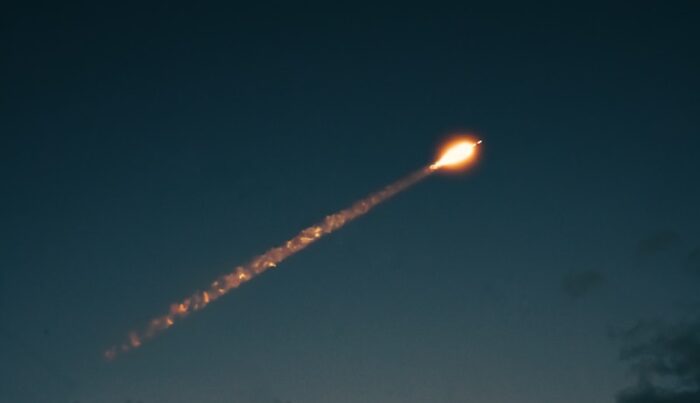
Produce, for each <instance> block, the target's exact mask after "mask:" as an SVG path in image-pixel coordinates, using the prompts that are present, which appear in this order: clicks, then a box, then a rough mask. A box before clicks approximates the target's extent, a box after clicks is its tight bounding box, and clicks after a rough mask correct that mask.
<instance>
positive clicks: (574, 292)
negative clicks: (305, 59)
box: [561, 270, 605, 298]
mask: <svg viewBox="0 0 700 403" xmlns="http://www.w3.org/2000/svg"><path fill="white" fill-rule="evenodd" d="M604 282H605V277H604V276H603V274H601V273H600V272H597V271H595V270H587V271H581V272H576V273H569V274H567V275H566V276H564V279H563V280H562V283H561V285H562V289H563V290H564V292H565V293H566V294H567V295H568V296H570V297H572V298H582V297H585V296H587V295H589V294H590V293H591V292H592V291H593V290H595V289H596V288H598V287H600V286H601V285H603V283H604Z"/></svg>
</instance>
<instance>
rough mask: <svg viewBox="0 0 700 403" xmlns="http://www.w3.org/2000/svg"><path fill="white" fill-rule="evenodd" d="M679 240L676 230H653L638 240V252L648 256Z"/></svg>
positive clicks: (673, 244) (671, 245)
mask: <svg viewBox="0 0 700 403" xmlns="http://www.w3.org/2000/svg"><path fill="white" fill-rule="evenodd" d="M680 240H681V237H680V235H678V233H677V232H675V231H671V230H663V231H658V232H655V233H653V234H651V235H649V236H648V237H646V238H644V239H642V240H641V241H640V242H639V246H638V252H639V254H640V255H642V256H650V255H654V254H656V253H659V252H662V251H664V250H667V249H670V248H671V247H673V246H675V245H676V244H678V243H679V242H680Z"/></svg>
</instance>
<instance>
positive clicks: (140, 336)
mask: <svg viewBox="0 0 700 403" xmlns="http://www.w3.org/2000/svg"><path fill="white" fill-rule="evenodd" d="M479 143H481V141H479V142H478V143H464V144H463V143H462V142H460V143H458V144H455V145H454V146H451V147H450V148H449V149H448V150H447V151H446V152H445V153H444V154H443V156H442V157H441V158H440V159H439V160H438V161H436V162H435V163H433V164H432V165H430V166H429V167H426V168H423V169H421V170H419V171H417V172H414V173H413V174H411V175H408V176H407V177H405V178H403V179H400V180H398V181H396V182H394V183H393V184H391V185H389V186H387V187H385V188H384V189H382V190H380V191H379V192H376V193H373V194H371V195H369V196H368V197H366V198H364V199H362V200H360V201H358V202H356V203H355V204H353V205H352V206H350V207H348V208H346V209H345V210H341V211H340V212H338V213H335V214H332V215H329V216H327V217H326V218H324V219H323V220H322V221H321V222H319V223H317V224H316V225H313V226H311V227H309V228H306V229H305V230H303V231H301V232H300V233H299V234H298V235H296V236H295V237H293V238H291V239H290V240H288V241H287V242H285V243H284V244H282V245H280V246H277V247H275V248H272V249H269V250H268V251H267V252H265V253H263V254H262V255H260V256H258V257H256V258H254V259H253V260H251V261H250V262H249V263H248V264H246V265H243V266H239V267H236V268H235V269H234V270H233V271H232V272H230V273H228V274H224V275H221V276H219V278H217V279H216V280H214V281H213V282H212V283H211V284H210V285H209V287H208V288H206V289H205V290H204V291H197V292H195V293H194V294H192V295H190V296H189V297H187V298H185V299H184V300H182V301H180V302H177V303H174V304H172V305H170V309H169V310H168V312H167V313H165V314H163V315H161V316H158V317H155V318H153V319H151V320H150V322H148V324H147V325H146V326H145V328H144V329H142V330H138V331H137V330H135V331H131V332H129V334H128V336H127V340H126V341H125V342H124V343H122V344H118V345H115V346H112V347H110V348H108V349H107V350H106V351H105V352H104V356H105V358H106V359H108V360H111V359H113V358H115V357H116V356H117V355H118V354H121V353H125V352H127V351H130V350H133V349H135V348H138V347H140V346H141V344H142V343H143V342H144V341H146V340H149V339H151V338H153V337H155V336H156V335H157V334H159V333H161V332H163V331H165V330H166V329H168V328H170V327H171V326H173V325H174V324H175V322H176V321H179V320H180V319H182V318H185V317H187V316H189V315H190V314H191V313H192V312H195V311H199V310H201V309H203V308H204V307H205V306H207V305H209V304H210V303H211V302H213V301H216V300H217V299H219V298H220V297H221V296H223V295H224V294H226V293H228V292H229V291H231V290H233V289H234V288H238V287H239V286H240V285H241V284H243V283H245V282H247V281H250V280H251V279H253V278H254V277H256V276H257V275H259V274H262V273H263V272H265V271H267V270H268V269H270V268H271V267H275V266H277V264H279V263H280V262H282V261H283V260H285V259H286V258H288V257H290V256H292V255H294V254H295V253H297V252H299V251H300V250H302V249H304V248H306V247H307V246H309V245H310V244H312V243H313V242H315V241H316V240H318V239H320V238H321V237H323V236H324V235H326V234H330V233H331V232H334V231H336V230H337V229H339V228H341V227H342V226H344V225H345V224H347V223H348V222H350V221H352V220H354V219H355V218H357V217H359V216H361V215H363V214H365V213H367V212H368V211H369V210H370V209H372V208H373V207H374V206H376V205H378V204H379V203H381V202H383V201H385V200H387V199H389V198H391V197H392V196H394V195H396V194H397V193H399V192H401V191H402V190H404V189H406V188H408V187H410V186H412V185H414V184H416V183H417V182H419V181H420V180H422V179H424V178H425V177H427V176H428V175H430V174H432V173H433V172H435V171H437V170H438V169H440V168H442V167H448V166H449V167H451V166H453V165H456V164H460V163H461V162H463V161H464V160H466V159H468V158H469V157H470V156H471V155H472V154H473V152H474V150H473V149H474V147H475V146H476V144H479Z"/></svg>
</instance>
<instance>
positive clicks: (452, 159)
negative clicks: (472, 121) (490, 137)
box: [430, 138, 481, 171]
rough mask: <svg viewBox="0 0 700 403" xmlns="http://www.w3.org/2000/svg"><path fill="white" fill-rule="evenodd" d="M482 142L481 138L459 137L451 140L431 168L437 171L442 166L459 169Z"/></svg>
mask: <svg viewBox="0 0 700 403" xmlns="http://www.w3.org/2000/svg"><path fill="white" fill-rule="evenodd" d="M479 144H481V140H479V141H474V140H471V139H468V138H459V139H456V140H453V141H451V142H449V143H448V144H447V145H446V146H445V147H444V148H443V151H442V153H441V154H440V157H439V158H438V160H437V161H435V162H434V163H433V164H432V165H430V169H431V170H433V171H435V170H438V169H441V168H449V169H459V168H462V167H464V165H465V164H466V163H467V162H468V161H469V160H471V159H472V156H473V155H474V152H475V151H476V146H478V145H479Z"/></svg>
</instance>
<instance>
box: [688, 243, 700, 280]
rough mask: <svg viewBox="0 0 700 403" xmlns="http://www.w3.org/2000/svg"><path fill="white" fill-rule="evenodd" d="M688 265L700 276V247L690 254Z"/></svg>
mask: <svg viewBox="0 0 700 403" xmlns="http://www.w3.org/2000/svg"><path fill="white" fill-rule="evenodd" d="M686 264H687V266H688V268H689V269H690V270H691V271H693V272H695V273H697V274H700V246H698V247H697V248H695V249H693V250H691V251H690V253H688V258H687V259H686Z"/></svg>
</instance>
